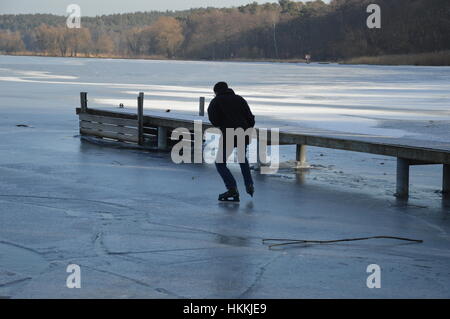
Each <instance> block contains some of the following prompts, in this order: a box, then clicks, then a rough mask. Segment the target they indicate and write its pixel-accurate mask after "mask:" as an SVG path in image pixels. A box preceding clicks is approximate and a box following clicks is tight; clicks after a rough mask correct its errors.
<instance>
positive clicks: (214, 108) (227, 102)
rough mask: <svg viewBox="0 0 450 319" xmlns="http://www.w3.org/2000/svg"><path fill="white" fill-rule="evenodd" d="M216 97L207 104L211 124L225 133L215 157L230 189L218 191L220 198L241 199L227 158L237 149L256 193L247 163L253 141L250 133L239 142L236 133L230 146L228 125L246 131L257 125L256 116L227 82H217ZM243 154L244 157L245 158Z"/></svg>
mask: <svg viewBox="0 0 450 319" xmlns="http://www.w3.org/2000/svg"><path fill="white" fill-rule="evenodd" d="M214 94H215V95H216V96H215V98H214V99H213V100H212V101H211V103H210V104H209V107H208V116H209V121H210V122H211V124H212V125H214V126H215V127H217V128H219V129H220V131H221V133H222V135H221V137H220V142H219V150H218V152H217V157H216V163H215V164H216V168H217V171H218V172H219V174H220V176H221V177H222V179H223V181H224V183H225V187H226V188H227V191H226V192H225V193H223V194H220V195H219V201H235V202H238V201H239V191H238V188H237V184H236V180H235V179H234V177H233V175H232V174H231V172H230V170H229V169H228V167H227V159H228V157H229V156H230V155H231V153H232V152H233V151H234V149H235V148H239V147H243V148H244V149H242V150H240V149H238V155H239V156H238V160H239V165H240V167H241V172H242V176H243V177H244V182H245V188H246V191H247V193H248V194H249V195H250V196H252V197H253V193H254V191H255V188H254V186H253V180H252V175H251V173H250V165H249V163H248V159H247V155H246V151H247V146H248V145H249V144H250V138H249V136H245V142H244V143H243V145H240V144H242V143H240V144H239V143H238V139H237V136H234V141H232V143H229V144H230V145H231V147H227V142H226V135H227V134H226V131H227V129H233V130H235V129H238V128H242V129H243V130H244V131H245V130H247V129H249V128H253V127H254V126H255V117H254V116H253V114H252V112H251V110H250V107H249V106H248V103H247V101H246V100H245V99H244V98H243V97H241V96H239V95H237V94H235V93H234V91H233V90H232V89H230V88H229V87H228V84H227V83H225V82H219V83H217V84H216V85H215V86H214ZM242 155H243V158H242Z"/></svg>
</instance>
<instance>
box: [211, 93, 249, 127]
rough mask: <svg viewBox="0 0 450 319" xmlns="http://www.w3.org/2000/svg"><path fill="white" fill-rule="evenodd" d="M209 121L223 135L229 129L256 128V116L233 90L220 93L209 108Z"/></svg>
mask: <svg viewBox="0 0 450 319" xmlns="http://www.w3.org/2000/svg"><path fill="white" fill-rule="evenodd" d="M208 116H209V121H210V122H211V124H212V125H214V126H215V127H218V128H220V130H221V131H222V133H224V132H225V129H227V128H233V129H237V128H243V129H244V130H246V129H248V128H250V127H254V126H255V116H254V115H253V114H252V111H250V107H249V106H248V103H247V101H246V100H245V99H244V98H243V97H242V96H240V95H237V94H235V93H234V91H233V90H232V89H227V90H226V91H224V92H219V93H218V94H217V96H216V97H215V98H214V99H213V100H212V101H211V103H210V104H209V107H208Z"/></svg>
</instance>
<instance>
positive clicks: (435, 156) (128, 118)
mask: <svg viewBox="0 0 450 319" xmlns="http://www.w3.org/2000/svg"><path fill="white" fill-rule="evenodd" d="M80 95H81V107H79V108H77V109H76V113H77V114H78V115H79V120H80V134H81V135H86V136H94V137H98V138H102V139H108V140H115V141H121V142H126V143H133V144H138V145H140V146H141V147H143V148H146V147H148V148H157V149H161V150H169V149H170V148H171V147H172V146H173V145H175V144H176V143H178V142H179V141H178V140H172V139H171V133H172V131H174V130H176V129H177V128H186V129H188V130H189V131H190V132H191V133H192V139H191V141H193V140H194V138H193V130H194V121H195V120H200V119H201V120H202V122H203V126H202V128H203V130H206V129H208V128H211V127H212V125H211V124H210V123H209V122H208V121H205V120H204V118H203V116H204V113H205V99H204V98H200V103H199V116H200V117H198V116H197V117H194V116H183V115H179V114H172V113H167V115H166V116H155V115H148V114H147V115H144V108H143V105H144V94H143V93H140V94H139V96H138V98H137V105H138V108H137V114H132V113H129V112H128V113H127V112H124V111H122V110H120V109H119V110H117V111H108V110H100V109H92V108H88V106H87V93H86V92H82V93H81V94H80ZM279 129H280V132H279V144H280V145H296V149H297V152H296V161H297V166H298V168H302V167H304V166H305V164H306V147H307V146H308V145H309V146H316V147H324V148H331V149H338V150H345V151H354V152H363V153H371V154H377V155H384V156H392V157H396V158H397V188H396V196H397V197H400V198H407V197H408V194H409V184H410V183H409V168H410V166H412V165H442V167H443V169H442V193H443V197H447V196H448V195H449V194H450V143H438V142H436V143H434V142H429V141H417V140H411V141H410V142H408V140H407V139H398V138H390V137H377V136H371V135H360V134H359V135H357V134H348V133H340V132H330V131H323V130H304V129H299V128H292V127H285V128H283V127H281V128H279ZM268 138H269V141H268V144H269V145H270V144H272V143H273V141H271V140H270V135H269V137H268Z"/></svg>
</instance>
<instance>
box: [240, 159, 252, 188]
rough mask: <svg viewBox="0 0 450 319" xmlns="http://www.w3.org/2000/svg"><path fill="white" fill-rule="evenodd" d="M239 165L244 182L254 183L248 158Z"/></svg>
mask: <svg viewBox="0 0 450 319" xmlns="http://www.w3.org/2000/svg"><path fill="white" fill-rule="evenodd" d="M239 166H240V167H241V172H242V176H243V177H244V182H245V185H246V186H249V185H253V179H252V174H251V172H250V165H249V163H248V160H247V158H246V159H245V162H244V163H240V164H239Z"/></svg>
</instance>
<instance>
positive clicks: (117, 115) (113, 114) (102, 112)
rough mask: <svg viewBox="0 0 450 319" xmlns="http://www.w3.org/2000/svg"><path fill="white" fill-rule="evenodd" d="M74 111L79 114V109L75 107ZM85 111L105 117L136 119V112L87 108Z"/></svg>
mask: <svg viewBox="0 0 450 319" xmlns="http://www.w3.org/2000/svg"><path fill="white" fill-rule="evenodd" d="M76 113H77V114H80V113H81V109H80V108H77V109H76ZM86 113H87V114H91V115H97V116H107V117H114V118H121V119H129V120H137V115H136V114H131V113H125V112H113V111H106V110H99V109H92V108H88V109H87V112H86Z"/></svg>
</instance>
